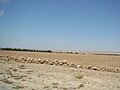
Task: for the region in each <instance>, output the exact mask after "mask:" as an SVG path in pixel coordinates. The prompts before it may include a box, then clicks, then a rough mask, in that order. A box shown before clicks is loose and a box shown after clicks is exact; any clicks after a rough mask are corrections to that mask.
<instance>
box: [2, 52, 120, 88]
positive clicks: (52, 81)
mask: <svg viewBox="0 0 120 90" xmlns="http://www.w3.org/2000/svg"><path fill="white" fill-rule="evenodd" d="M0 55H10V56H24V57H35V58H49V59H59V60H64V59H66V60H69V62H75V63H77V62H78V63H81V62H82V61H84V60H86V61H84V63H82V64H85V65H91V64H92V65H94V66H95V65H96V66H100V65H101V66H106V67H113V68H114V67H120V56H97V55H96V56H95V55H80V54H74V55H73V54H57V53H28V52H8V51H7V52H5V51H1V52H0ZM76 60H77V61H76ZM89 60H90V61H89ZM92 60H93V61H94V62H92ZM99 62H103V63H100V64H99ZM109 62H110V63H109ZM104 63H106V65H105V64H104ZM111 63H112V64H111ZM16 89H19V90H120V73H113V72H102V71H93V70H87V69H81V68H73V67H63V66H54V65H53V66H52V65H44V64H33V63H29V64H27V63H18V62H6V61H2V60H0V90H16Z"/></svg>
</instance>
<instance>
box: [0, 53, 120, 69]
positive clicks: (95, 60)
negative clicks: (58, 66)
mask: <svg viewBox="0 0 120 90" xmlns="http://www.w3.org/2000/svg"><path fill="white" fill-rule="evenodd" d="M0 55H10V56H16V57H17V56H18V57H19V56H23V57H31V58H42V59H46V58H47V59H50V60H67V61H68V62H74V63H76V64H79V65H86V66H96V67H107V68H108V67H111V68H120V56H112V55H111V56H110V55H92V54H86V55H85V54H65V53H41V52H20V51H19V52H17V51H0Z"/></svg>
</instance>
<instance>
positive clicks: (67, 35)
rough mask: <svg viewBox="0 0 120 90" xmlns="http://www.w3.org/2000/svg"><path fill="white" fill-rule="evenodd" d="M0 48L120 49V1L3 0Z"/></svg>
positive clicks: (0, 8) (1, 2)
mask: <svg viewBox="0 0 120 90" xmlns="http://www.w3.org/2000/svg"><path fill="white" fill-rule="evenodd" d="M0 47H12V48H30V49H42V50H43V49H44V50H48V49H49V50H68V51H112V52H120V0H0Z"/></svg>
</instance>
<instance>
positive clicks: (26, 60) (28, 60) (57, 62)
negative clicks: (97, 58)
mask: <svg viewBox="0 0 120 90" xmlns="http://www.w3.org/2000/svg"><path fill="white" fill-rule="evenodd" d="M0 60H3V61H10V62H12V61H15V62H21V63H36V64H48V65H56V66H68V67H74V68H84V69H89V70H95V71H107V72H115V73H120V68H105V67H102V68H100V67H99V68H98V67H94V66H82V65H76V64H75V63H69V62H67V61H66V60H50V59H47V58H45V59H41V58H39V59H37V58H30V57H27V58H25V57H23V56H20V57H15V56H5V55H0Z"/></svg>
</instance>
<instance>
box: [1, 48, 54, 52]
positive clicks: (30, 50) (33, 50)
mask: <svg viewBox="0 0 120 90" xmlns="http://www.w3.org/2000/svg"><path fill="white" fill-rule="evenodd" d="M0 49H1V50H7V51H28V52H48V53H52V50H35V49H21V48H0Z"/></svg>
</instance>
